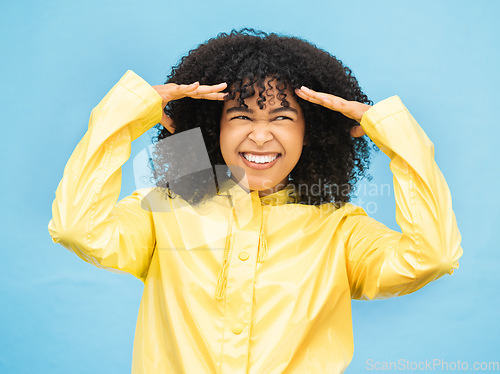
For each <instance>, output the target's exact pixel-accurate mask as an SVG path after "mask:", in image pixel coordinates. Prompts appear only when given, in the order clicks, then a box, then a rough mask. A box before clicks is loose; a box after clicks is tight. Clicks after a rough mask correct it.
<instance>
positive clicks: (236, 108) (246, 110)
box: [226, 106, 298, 114]
mask: <svg viewBox="0 0 500 374" xmlns="http://www.w3.org/2000/svg"><path fill="white" fill-rule="evenodd" d="M233 112H244V113H253V110H252V109H250V108H246V107H244V106H233V107H232V108H229V109H228V110H226V113H227V114H229V113H233ZM279 112H293V113H298V111H297V109H295V108H292V107H281V108H276V109H272V110H270V111H269V113H270V114H275V113H279Z"/></svg>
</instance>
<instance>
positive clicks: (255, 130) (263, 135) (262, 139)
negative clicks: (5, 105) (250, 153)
mask: <svg viewBox="0 0 500 374" xmlns="http://www.w3.org/2000/svg"><path fill="white" fill-rule="evenodd" d="M270 130H271V129H270V127H269V123H267V122H261V123H255V124H254V125H253V126H252V131H251V132H250V134H248V137H249V138H250V140H252V141H253V142H254V143H255V144H257V145H258V146H261V145H264V144H265V143H267V142H268V141H271V140H272V139H273V134H272V132H271V131H270Z"/></svg>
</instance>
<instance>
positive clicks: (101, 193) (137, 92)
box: [48, 71, 162, 280]
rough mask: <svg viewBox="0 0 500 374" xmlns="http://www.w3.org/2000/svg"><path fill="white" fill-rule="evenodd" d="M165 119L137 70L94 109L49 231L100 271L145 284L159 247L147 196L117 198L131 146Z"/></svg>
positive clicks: (61, 185)
mask: <svg viewBox="0 0 500 374" xmlns="http://www.w3.org/2000/svg"><path fill="white" fill-rule="evenodd" d="M161 116H162V109H161V98H160V96H159V95H158V94H157V93H156V91H155V90H154V89H153V88H152V87H151V86H150V85H148V84H147V83H146V82H145V81H144V80H142V78H140V77H139V76H137V75H136V74H135V73H133V72H132V71H128V72H127V73H126V74H125V75H124V76H123V77H122V78H121V79H120V81H119V82H118V83H117V84H116V85H115V86H114V87H113V88H112V89H111V91H110V92H109V93H108V94H107V95H106V96H105V97H104V99H103V100H102V101H101V102H100V103H99V104H98V105H97V107H95V108H94V109H93V110H92V114H91V117H90V122H89V127H88V131H87V132H86V133H85V135H84V137H83V138H82V140H81V141H80V142H79V143H78V145H77V147H76V149H75V150H74V152H73V154H72V155H71V157H70V159H69V161H68V163H67V164H66V167H65V169H64V174H63V177H62V180H61V182H60V183H59V185H58V187H57V191H56V196H55V200H54V202H53V204H52V219H51V221H50V222H49V227H48V228H49V233H50V235H51V237H52V240H53V241H54V242H55V243H59V244H61V245H63V246H64V247H65V248H67V249H68V250H70V251H72V252H74V253H75V254H77V255H78V256H79V257H80V258H82V259H83V260H85V261H87V262H89V263H91V264H94V265H96V266H98V267H101V268H106V269H108V270H111V271H116V272H127V273H131V274H132V275H134V276H135V277H137V278H139V279H142V280H144V277H145V275H146V273H147V271H148V269H149V263H150V259H151V256H152V253H153V249H154V246H155V235H154V229H153V220H152V214H151V211H150V209H148V205H147V202H146V201H145V199H144V193H145V192H141V190H139V191H136V192H134V193H133V194H132V195H130V196H128V197H126V198H124V199H123V200H121V201H120V202H118V203H117V200H118V198H119V195H120V188H121V166H122V165H123V164H124V163H125V161H127V159H128V158H129V157H130V148H131V142H132V141H133V140H134V139H136V138H138V137H139V136H140V135H141V134H143V133H144V132H145V131H147V130H148V129H150V128H151V127H152V126H154V125H155V124H157V123H158V122H159V121H160V119H161Z"/></svg>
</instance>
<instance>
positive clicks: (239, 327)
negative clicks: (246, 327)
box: [233, 323, 243, 335]
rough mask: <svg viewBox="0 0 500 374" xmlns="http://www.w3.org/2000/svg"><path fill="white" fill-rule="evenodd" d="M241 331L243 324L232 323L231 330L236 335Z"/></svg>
mask: <svg viewBox="0 0 500 374" xmlns="http://www.w3.org/2000/svg"><path fill="white" fill-rule="evenodd" d="M242 331H243V326H241V323H235V324H234V325H233V332H234V333H235V334H236V335H238V334H241V332H242Z"/></svg>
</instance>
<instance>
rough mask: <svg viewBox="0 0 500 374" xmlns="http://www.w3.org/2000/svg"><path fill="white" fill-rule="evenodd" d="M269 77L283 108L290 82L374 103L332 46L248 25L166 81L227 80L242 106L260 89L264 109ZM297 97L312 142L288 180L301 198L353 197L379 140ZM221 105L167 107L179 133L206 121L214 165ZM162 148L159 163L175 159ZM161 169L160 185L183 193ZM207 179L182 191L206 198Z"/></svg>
mask: <svg viewBox="0 0 500 374" xmlns="http://www.w3.org/2000/svg"><path fill="white" fill-rule="evenodd" d="M270 77H271V78H273V79H272V82H274V87H275V88H276V89H277V90H278V92H279V93H278V94H277V95H276V98H277V99H279V100H281V105H282V106H288V105H289V103H288V101H287V100H286V93H285V91H286V90H287V89H288V88H290V89H291V91H292V92H294V89H295V88H300V87H301V86H306V87H309V88H311V89H313V90H316V91H320V92H325V93H330V94H333V95H336V96H340V97H342V98H344V99H346V100H354V101H358V102H362V103H366V104H372V102H371V101H370V100H369V99H368V98H367V96H366V95H365V94H364V93H363V92H362V91H361V88H360V87H359V84H358V82H357V80H356V78H355V77H354V75H353V73H352V72H351V70H350V69H349V68H348V67H346V66H344V65H343V64H342V62H341V61H340V60H338V59H337V58H335V57H334V56H332V55H331V54H329V53H328V52H326V51H324V50H322V49H320V48H318V47H316V46H315V45H313V44H311V43H309V42H307V41H305V40H303V39H300V38H298V37H291V36H283V35H278V34H274V33H270V34H267V33H265V32H262V31H256V30H253V29H247V28H245V29H242V30H239V31H236V30H233V31H231V32H230V33H229V34H227V33H220V34H219V35H217V37H215V38H212V39H209V40H208V41H207V42H205V43H203V44H201V45H199V46H198V47H197V48H195V49H193V50H191V51H190V52H189V53H188V54H187V55H186V56H184V57H182V59H181V60H180V62H179V63H178V64H177V65H176V66H174V67H173V68H172V71H171V74H170V75H169V77H168V79H167V81H166V82H165V83H177V84H189V83H192V82H195V81H199V82H200V84H202V85H213V84H218V83H220V82H226V83H227V84H228V87H227V88H226V90H225V92H227V93H228V95H227V99H228V100H229V99H236V100H238V101H239V103H240V105H243V106H246V104H245V99H248V98H249V97H251V96H253V95H254V94H255V88H257V93H258V98H257V103H258V104H259V106H260V108H261V109H262V108H263V107H264V106H265V102H266V97H267V96H268V95H267V94H266V91H267V90H268V89H269V88H272V87H273V86H272V84H271V87H267V88H266V86H265V85H266V79H269V78H270ZM293 94H294V93H293ZM294 95H295V94H294ZM295 99H296V100H297V101H298V103H299V105H300V106H301V108H302V110H303V113H304V118H305V126H306V130H305V131H306V144H305V146H304V148H303V151H302V155H301V157H300V159H299V161H298V163H297V165H296V166H295V168H294V169H293V170H292V172H291V174H290V177H289V179H290V180H289V183H290V184H292V185H293V186H294V188H295V190H296V191H298V192H300V195H299V196H298V201H297V202H299V203H306V204H310V205H319V204H323V203H326V202H334V203H345V202H347V201H349V200H350V198H351V197H352V192H353V187H354V185H355V183H356V182H357V181H359V180H360V179H361V178H363V177H366V176H368V175H367V169H368V166H369V163H370V151H371V150H372V149H373V148H375V147H374V146H373V143H370V142H371V141H370V140H369V139H368V138H367V137H366V136H364V137H359V138H353V137H351V136H350V132H349V131H350V129H351V128H352V127H353V126H355V125H358V123H357V122H356V121H355V120H352V119H349V118H347V117H345V116H344V115H342V114H340V113H338V112H335V111H333V110H329V109H327V108H324V107H322V106H320V105H316V104H313V103H310V102H308V101H306V100H303V99H301V98H299V97H298V96H295ZM222 107H223V102H221V101H213V100H196V99H191V98H183V99H180V100H175V101H171V102H170V103H168V105H167V106H166V107H165V113H166V114H167V115H169V116H170V117H171V118H172V120H173V125H174V127H175V133H179V132H182V131H185V130H188V129H193V128H195V127H200V129H201V133H202V135H203V139H204V142H205V144H206V147H207V151H208V155H209V159H210V163H211V164H212V165H224V164H225V162H224V159H223V158H222V154H221V151H220V144H219V131H220V119H221V115H222ZM157 129H158V135H157V136H156V137H155V138H153V143H154V144H158V143H157V142H158V141H159V140H161V139H164V138H166V137H168V136H170V135H171V133H170V132H169V131H167V130H166V129H165V128H164V127H163V126H161V125H158V126H157ZM370 145H371V146H370ZM155 154H156V158H157V160H156V163H157V164H158V162H159V163H162V162H163V163H168V159H167V158H166V157H165V155H164V154H163V155H162V152H161V151H160V150H158V149H157V152H155ZM162 170H163V169H162ZM155 173H156V178H157V181H159V183H160V184H161V183H163V185H164V186H166V187H169V188H170V190H172V191H174V193H176V188H175V187H174V184H173V183H172V181H167V180H166V178H165V176H164V174H162V172H159V171H158V170H156V172H155ZM209 174H211V173H209ZM368 177H369V176H368ZM206 178H207V177H206V174H203V173H201V174H200V175H198V176H192V179H190V180H188V181H186V180H184V182H181V183H180V184H179V186H181V187H178V188H177V190H178V191H179V192H178V194H180V195H181V196H182V197H183V198H185V199H186V200H188V201H190V202H193V201H194V202H196V201H198V202H199V201H200V200H201V199H202V198H203V196H205V195H206V194H207V192H206V191H205V192H204V191H201V190H200V188H201V187H199V186H201V185H202V184H203V181H206ZM186 185H197V188H194V189H193V188H191V189H189V188H186ZM315 186H316V188H314V187H315ZM318 186H319V187H318ZM321 186H323V188H321ZM186 191H189V192H186ZM186 195H187V196H186Z"/></svg>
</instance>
